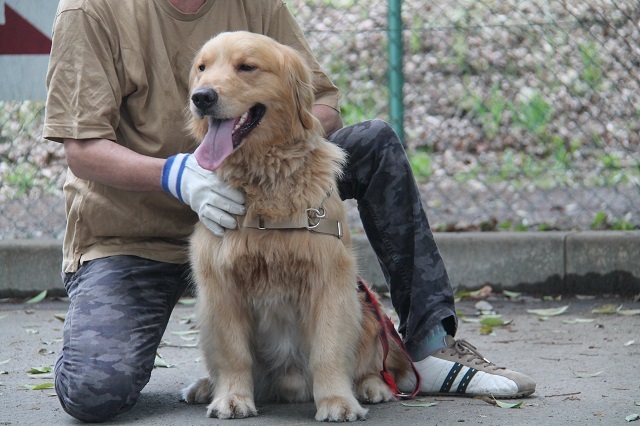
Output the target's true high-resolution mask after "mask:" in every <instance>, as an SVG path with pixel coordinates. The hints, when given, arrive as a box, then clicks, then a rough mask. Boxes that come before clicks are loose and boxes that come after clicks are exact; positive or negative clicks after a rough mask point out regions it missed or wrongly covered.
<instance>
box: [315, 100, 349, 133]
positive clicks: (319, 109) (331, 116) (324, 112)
mask: <svg viewBox="0 0 640 426" xmlns="http://www.w3.org/2000/svg"><path fill="white" fill-rule="evenodd" d="M313 115H315V116H316V118H317V119H318V120H320V124H322V128H323V129H324V134H325V136H328V135H330V134H331V133H333V132H335V131H336V130H339V129H341V128H342V118H341V117H340V113H339V112H338V111H336V110H335V109H333V108H331V107H330V106H327V105H322V104H316V105H314V106H313Z"/></svg>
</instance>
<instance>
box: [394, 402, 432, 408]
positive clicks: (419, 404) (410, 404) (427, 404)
mask: <svg viewBox="0 0 640 426" xmlns="http://www.w3.org/2000/svg"><path fill="white" fill-rule="evenodd" d="M401 404H402V405H404V406H405V407H433V406H434V405H438V403H437V402H402V403H401Z"/></svg>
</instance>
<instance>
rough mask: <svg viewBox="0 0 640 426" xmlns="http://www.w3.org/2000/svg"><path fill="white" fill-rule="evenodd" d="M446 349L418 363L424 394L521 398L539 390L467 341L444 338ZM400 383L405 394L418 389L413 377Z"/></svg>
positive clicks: (525, 378) (529, 379)
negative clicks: (481, 353)
mask: <svg viewBox="0 0 640 426" xmlns="http://www.w3.org/2000/svg"><path fill="white" fill-rule="evenodd" d="M445 342H446V346H445V347H444V348H442V349H440V350H439V351H437V352H436V353H434V354H433V355H431V356H428V357H426V358H425V359H423V360H422V361H418V362H416V363H415V366H416V368H417V369H418V371H419V372H420V377H421V378H422V386H421V387H420V394H422V395H449V396H453V395H458V396H470V397H474V396H493V397H494V398H520V397H523V396H526V395H531V394H532V393H533V392H535V390H536V384H535V382H534V381H533V380H532V379H531V378H530V377H528V376H526V375H524V374H521V373H518V372H515V371H511V370H508V369H506V368H504V367H498V366H497V365H495V364H493V363H491V362H489V361H488V360H487V359H486V358H485V357H483V356H482V355H480V354H479V353H478V351H477V350H476V348H475V347H474V346H473V345H471V344H469V343H468V342H466V341H464V340H455V339H454V338H453V337H451V336H447V337H446V338H445ZM407 376H408V377H407V378H405V379H404V380H402V381H401V382H400V383H398V388H399V389H400V390H402V391H411V390H413V389H414V387H415V377H414V376H413V375H412V374H409V375H407Z"/></svg>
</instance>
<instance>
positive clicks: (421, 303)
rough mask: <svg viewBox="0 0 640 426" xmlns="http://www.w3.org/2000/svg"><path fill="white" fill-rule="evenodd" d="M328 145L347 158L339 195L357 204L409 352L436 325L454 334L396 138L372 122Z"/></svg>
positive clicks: (441, 276) (442, 277)
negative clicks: (342, 150)
mask: <svg viewBox="0 0 640 426" xmlns="http://www.w3.org/2000/svg"><path fill="white" fill-rule="evenodd" d="M329 140H330V141H332V142H334V143H335V144H337V145H338V146H340V147H342V148H343V149H345V150H346V151H347V153H348V164H347V167H346V169H345V174H344V177H343V178H342V180H341V182H340V183H339V190H340V195H341V197H342V198H343V199H348V198H354V199H356V200H357V202H358V211H359V213H360V218H361V220H362V224H363V227H364V230H365V233H366V234H367V238H368V239H369V242H370V243H371V246H372V247H373V250H374V251H375V253H376V255H377V256H378V260H379V262H380V266H381V267H382V271H383V273H384V275H385V278H386V280H387V283H388V285H389V290H390V293H391V300H392V303H393V306H394V308H395V310H396V312H397V313H398V316H399V318H400V332H401V333H402V335H403V336H404V340H405V344H406V346H407V349H408V350H409V353H411V352H412V348H413V347H416V346H417V345H419V344H420V342H422V340H423V339H424V338H425V335H426V334H427V332H429V331H430V330H431V329H432V328H433V327H434V326H435V325H436V324H437V323H438V322H442V323H443V325H444V327H445V329H446V331H447V332H448V333H449V334H451V335H454V334H455V331H456V328H457V318H456V315H455V308H454V301H453V290H452V288H451V284H450V282H449V278H448V276H447V272H446V269H445V266H444V263H443V261H442V258H441V256H440V253H439V251H438V247H437V246H436V242H435V240H434V238H433V234H432V232H431V229H430V227H429V222H428V220H427V216H426V213H425V211H424V208H423V206H422V201H421V198H420V193H419V191H418V188H417V185H416V182H415V178H414V176H413V173H412V171H411V166H410V164H409V161H408V159H407V156H406V154H405V151H404V148H403V147H402V144H401V143H400V140H399V139H398V137H397V135H396V134H395V132H394V131H393V129H392V128H391V127H390V126H389V125H388V124H387V123H385V122H384V121H382V120H371V121H366V122H363V123H358V124H355V125H353V126H348V127H345V128H343V129H341V130H339V131H337V132H335V133H333V134H332V135H331V136H330V137H329Z"/></svg>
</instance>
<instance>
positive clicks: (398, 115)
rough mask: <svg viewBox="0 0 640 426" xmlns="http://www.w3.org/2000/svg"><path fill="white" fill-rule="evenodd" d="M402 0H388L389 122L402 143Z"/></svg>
mask: <svg viewBox="0 0 640 426" xmlns="http://www.w3.org/2000/svg"><path fill="white" fill-rule="evenodd" d="M401 10H402V0H389V10H388V18H387V20H388V24H389V61H388V68H389V118H390V124H391V126H392V127H393V129H394V130H395V132H396V133H397V134H398V137H399V138H400V141H401V142H402V144H403V145H404V102H403V94H402V87H403V86H404V74H403V66H402V52H403V49H402V16H401Z"/></svg>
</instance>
